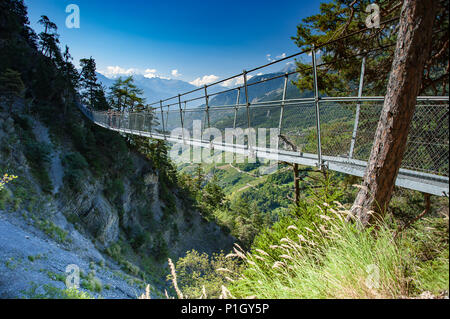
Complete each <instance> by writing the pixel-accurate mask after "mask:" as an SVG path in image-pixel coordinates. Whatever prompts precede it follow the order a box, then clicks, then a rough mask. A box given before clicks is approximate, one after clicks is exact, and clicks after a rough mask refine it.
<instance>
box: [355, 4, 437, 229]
mask: <svg viewBox="0 0 450 319" xmlns="http://www.w3.org/2000/svg"><path fill="white" fill-rule="evenodd" d="M437 1H438V0H420V1H418V0H404V2H403V7H402V11H401V16H400V27H399V31H398V38H397V47H396V49H395V56H394V60H393V63H392V70H391V74H390V77H389V82H388V86H387V92H386V98H385V101H384V106H383V110H382V112H381V117H380V120H379V122H378V127H377V130H376V133H375V141H374V144H373V147H372V151H371V154H370V159H369V162H368V167H367V170H366V173H365V176H364V182H363V187H362V188H361V189H360V191H359V193H358V195H357V197H356V199H355V202H354V204H353V207H352V213H353V214H354V215H356V216H357V217H358V218H359V220H360V221H361V222H362V224H363V225H367V224H369V223H371V222H372V221H373V217H374V215H375V216H376V215H380V216H383V214H384V212H385V210H386V208H387V206H388V204H389V201H390V199H391V196H392V191H393V189H394V185H395V180H396V178H397V174H398V171H399V168H400V165H401V163H402V160H403V155H404V152H405V147H406V142H407V138H408V132H409V128H410V124H411V120H412V117H413V115H414V109H415V105H416V98H417V95H418V94H419V89H420V86H421V82H422V76H423V72H424V65H425V62H426V60H427V59H428V56H429V52H430V47H431V38H432V28H433V22H434V18H435V11H436V2H437ZM371 212H373V213H374V215H373V214H371Z"/></svg>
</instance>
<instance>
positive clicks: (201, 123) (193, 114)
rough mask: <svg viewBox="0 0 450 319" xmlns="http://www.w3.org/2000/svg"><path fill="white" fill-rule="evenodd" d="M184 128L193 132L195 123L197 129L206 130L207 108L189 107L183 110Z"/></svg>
mask: <svg viewBox="0 0 450 319" xmlns="http://www.w3.org/2000/svg"><path fill="white" fill-rule="evenodd" d="M183 122H184V128H185V129H187V130H189V131H190V132H191V135H192V134H193V129H194V124H195V129H198V128H200V129H201V130H204V129H205V128H206V127H207V125H208V124H207V118H206V110H205V108H204V107H199V108H195V109H187V110H186V111H184V112H183Z"/></svg>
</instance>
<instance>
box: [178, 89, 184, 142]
mask: <svg viewBox="0 0 450 319" xmlns="http://www.w3.org/2000/svg"><path fill="white" fill-rule="evenodd" d="M178 106H179V107H180V121H181V131H182V134H183V141H184V121H183V108H182V107H181V96H180V94H178Z"/></svg>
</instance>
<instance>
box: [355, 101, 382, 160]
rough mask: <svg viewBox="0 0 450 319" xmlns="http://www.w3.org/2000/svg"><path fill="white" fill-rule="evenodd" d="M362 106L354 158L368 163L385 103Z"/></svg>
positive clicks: (363, 104)
mask: <svg viewBox="0 0 450 319" xmlns="http://www.w3.org/2000/svg"><path fill="white" fill-rule="evenodd" d="M360 105H361V106H360V114H359V122H358V126H357V131H356V138H355V149H354V152H353V158H354V159H358V160H363V161H368V160H369V157H370V152H371V150H372V145H373V141H374V138H375V131H376V130H377V126H378V121H379V119H380V114H381V109H382V108H383V102H377V103H375V102H363V103H361V104H360Z"/></svg>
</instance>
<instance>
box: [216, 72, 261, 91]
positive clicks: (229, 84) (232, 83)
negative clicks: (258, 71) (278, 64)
mask: <svg viewBox="0 0 450 319" xmlns="http://www.w3.org/2000/svg"><path fill="white" fill-rule="evenodd" d="M252 77H253V75H250V74H247V80H250V79H251V78H252ZM242 84H244V77H243V76H239V77H237V78H234V79H229V80H226V81H225V82H222V83H220V85H222V86H225V87H228V88H231V87H234V86H238V85H242Z"/></svg>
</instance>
